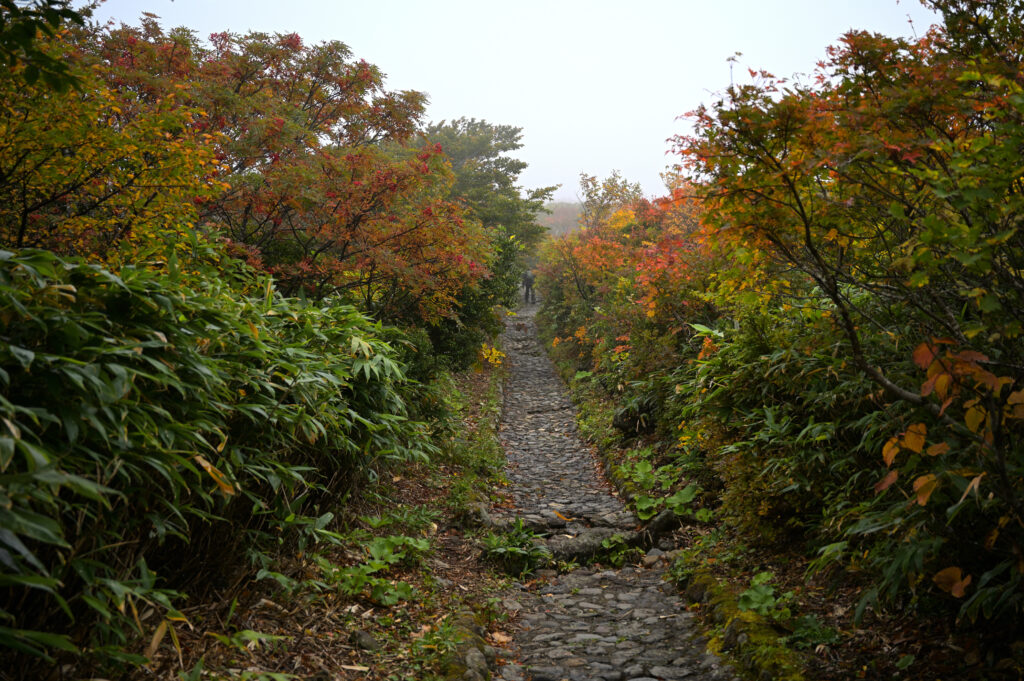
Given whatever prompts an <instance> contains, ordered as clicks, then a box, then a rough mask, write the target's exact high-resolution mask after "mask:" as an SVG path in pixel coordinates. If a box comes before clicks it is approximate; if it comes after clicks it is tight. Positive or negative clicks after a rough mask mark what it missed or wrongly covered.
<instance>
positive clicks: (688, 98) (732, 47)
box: [96, 0, 936, 200]
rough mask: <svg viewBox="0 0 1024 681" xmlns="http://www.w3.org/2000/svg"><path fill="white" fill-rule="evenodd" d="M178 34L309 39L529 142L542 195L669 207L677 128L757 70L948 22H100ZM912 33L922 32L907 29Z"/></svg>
mask: <svg viewBox="0 0 1024 681" xmlns="http://www.w3.org/2000/svg"><path fill="white" fill-rule="evenodd" d="M144 11H145V12H152V13H154V14H156V15H158V16H160V17H161V23H162V25H163V26H164V27H165V28H171V27H175V26H187V27H189V28H191V29H193V30H195V31H196V32H197V33H198V35H199V36H201V37H206V36H208V35H209V34H210V33H213V32H216V31H224V30H228V31H233V32H236V33H244V32H246V31H249V30H256V31H264V32H268V33H273V32H280V33H291V32H295V33H298V34H299V35H301V36H302V37H303V39H304V40H306V41H307V42H319V41H323V40H340V41H342V42H344V43H346V44H347V45H348V46H349V47H350V48H351V49H352V51H353V53H354V55H355V56H356V57H357V58H361V59H366V60H367V61H369V62H371V63H373V64H376V65H377V66H378V67H380V68H381V70H382V71H383V72H384V73H386V74H387V86H388V87H389V88H392V89H401V90H419V91H421V92H425V93H427V94H428V95H429V97H430V106H429V109H428V115H429V118H430V120H432V121H439V120H442V119H452V118H458V117H461V116H465V117H469V118H478V119H485V120H487V121H488V122H490V123H500V124H509V125H514V126H517V127H520V128H522V129H523V142H524V146H523V148H522V149H520V150H519V152H518V153H517V154H516V155H517V156H518V157H519V158H521V159H523V160H524V161H526V162H527V163H529V164H530V165H529V168H528V169H527V170H526V171H525V172H524V173H523V175H522V176H521V181H522V185H523V186H524V187H527V188H532V187H538V186H548V185H555V184H560V185H562V188H561V189H560V190H559V191H558V192H557V193H556V198H558V199H561V200H572V199H574V198H575V196H576V194H577V188H578V182H577V179H578V177H579V174H580V173H581V172H586V173H589V174H592V175H598V176H600V177H604V176H606V175H608V174H609V173H610V172H611V171H612V170H613V169H618V170H620V171H621V172H622V174H623V175H624V176H625V177H626V178H627V179H629V180H632V181H637V182H640V183H641V184H642V185H643V187H644V190H645V192H646V193H647V194H648V195H652V196H653V195H660V194H661V193H663V192H662V190H663V188H664V187H663V184H662V182H661V179H660V176H659V175H660V173H661V172H662V171H663V170H664V169H665V168H666V167H667V166H668V165H670V164H671V163H672V159H671V157H669V156H666V152H667V151H668V150H669V144H668V143H667V141H666V140H667V139H668V138H669V137H671V136H672V135H674V134H677V133H680V132H685V131H686V124H685V122H683V121H679V120H677V117H678V116H680V115H682V114H684V113H686V112H687V111H690V110H692V109H694V108H695V107H696V106H697V105H698V104H700V103H702V102H705V103H707V102H710V101H712V99H713V98H714V93H716V92H719V91H721V90H722V89H724V88H726V87H728V85H729V64H728V62H727V61H726V60H727V59H728V58H729V57H730V56H731V55H733V54H734V53H736V52H741V53H742V56H741V57H740V58H739V61H738V62H737V66H736V68H735V74H734V77H735V80H736V82H737V83H740V82H744V81H745V80H749V77H748V76H747V68H748V67H749V68H753V69H766V70H768V71H770V72H772V73H774V74H775V75H777V76H790V75H792V74H794V73H808V72H810V71H812V70H813V69H814V65H815V63H816V62H817V61H819V60H820V59H822V58H823V57H824V56H825V48H826V47H827V46H828V45H831V44H834V43H835V42H836V40H837V38H838V37H839V36H840V35H842V34H843V33H844V32H846V31H847V30H849V29H851V28H856V29H864V30H870V31H876V32H879V33H884V34H887V35H892V36H896V35H901V36H910V35H914V34H917V35H921V34H923V33H924V32H925V31H926V30H927V29H928V27H929V26H930V25H931V24H932V23H933V22H935V21H936V17H935V16H934V15H932V14H931V13H929V12H928V11H926V10H925V9H924V7H922V6H921V5H920V3H919V2H918V1H917V0H900V1H899V2H897V0H700V1H697V0H674V1H673V0H619V1H617V2H611V1H607V0H589V1H585V0H515V1H513V2H494V1H489V0H433V1H428V0H359V1H358V2H357V1H355V0H173V1H172V0H107V2H106V3H105V4H104V5H103V6H102V7H101V8H100V10H99V12H98V13H97V15H96V18H97V19H100V20H103V21H105V20H107V19H114V20H115V21H117V22H125V23H130V24H135V23H138V18H139V16H140V14H141V13H142V12H144ZM908 20H912V21H913V25H911V24H910V23H908Z"/></svg>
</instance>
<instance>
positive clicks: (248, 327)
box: [0, 251, 430, 662]
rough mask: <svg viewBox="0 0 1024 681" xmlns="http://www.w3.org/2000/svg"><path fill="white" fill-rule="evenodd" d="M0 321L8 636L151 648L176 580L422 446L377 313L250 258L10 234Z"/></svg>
mask: <svg viewBox="0 0 1024 681" xmlns="http://www.w3.org/2000/svg"><path fill="white" fill-rule="evenodd" d="M0 330H2V331H0V383H2V385H3V394H2V396H0V417H2V418H3V431H2V432H0V493H2V495H3V503H2V504H0V526H2V527H3V530H2V531H0V558H2V561H0V570H2V579H3V582H4V588H3V590H2V591H0V618H2V619H3V620H5V625H4V626H3V628H0V645H2V646H5V647H7V648H9V649H10V650H12V651H19V652H22V653H29V654H31V655H37V656H43V657H47V656H51V655H53V654H54V653H55V652H56V651H61V652H66V653H72V652H78V653H81V654H82V655H85V656H87V657H89V658H91V659H95V660H100V661H106V662H110V661H112V660H121V661H126V662H139V661H141V659H142V658H140V657H139V656H138V655H132V654H129V652H126V651H130V650H131V649H132V644H133V641H136V640H137V639H138V638H140V637H143V636H145V635H146V634H147V633H151V632H149V631H148V630H150V629H155V628H156V627H157V626H158V624H159V623H160V622H162V621H163V620H164V618H166V619H167V620H170V622H169V623H170V624H171V626H173V623H174V622H177V621H180V620H181V619H182V615H181V614H180V612H179V611H178V610H177V607H178V606H177V604H178V603H180V599H181V597H182V596H183V594H184V593H185V592H190V591H198V590H202V589H208V588H211V587H215V586H217V585H218V584H222V583H223V580H224V579H225V578H226V577H227V576H229V575H230V574H231V573H232V572H233V571H234V570H235V569H238V568H244V567H246V558H248V560H251V561H256V562H258V563H259V564H261V565H262V566H264V567H265V566H266V565H267V564H268V562H269V560H270V556H269V555H268V554H269V552H271V551H273V550H275V549H276V548H277V547H281V546H293V545H296V544H297V545H299V546H301V545H303V544H305V543H307V542H310V541H318V540H321V539H330V538H331V533H330V531H329V529H328V528H329V525H330V523H331V520H332V518H333V512H332V511H330V508H331V506H333V505H334V504H335V503H336V501H335V500H336V499H337V498H339V496H340V495H342V494H343V493H344V492H345V490H347V489H350V488H351V487H352V486H353V485H354V484H355V483H356V482H357V481H359V480H360V479H364V478H365V477H366V476H367V475H371V476H372V475H373V472H374V471H375V470H376V469H378V468H379V467H381V466H385V465H387V464H388V463H391V462H404V461H412V460H417V459H423V458H424V457H426V456H427V454H428V453H429V452H430V446H429V444H426V442H425V438H423V437H422V432H421V431H422V428H421V426H420V425H419V424H417V423H414V422H411V421H410V420H409V419H408V418H407V417H406V414H405V405H404V401H403V390H405V379H404V377H403V375H402V369H401V367H400V365H399V364H398V363H396V361H395V360H394V358H393V351H392V350H391V348H390V347H389V346H388V345H387V344H386V343H385V342H383V341H382V340H380V336H381V334H382V329H381V327H380V326H379V325H377V324H374V323H371V322H370V321H368V320H367V319H366V318H365V317H363V316H362V315H361V314H359V313H358V312H356V311H355V310H354V309H353V308H351V307H346V306H331V305H326V304H324V305H316V306H313V305H301V304H299V303H297V302H295V301H290V300H287V299H284V298H282V297H280V296H279V295H277V294H276V293H275V291H274V289H273V287H272V283H271V282H270V281H269V280H254V279H252V278H250V277H249V276H248V275H247V274H246V273H245V272H244V271H241V270H228V271H225V272H224V273H222V274H220V275H219V276H204V275H202V274H188V275H186V274H184V273H181V272H178V271H176V270H174V269H173V268H171V269H170V270H169V271H167V272H153V271H148V270H146V269H143V268H140V267H125V268H124V269H122V270H121V271H120V273H119V274H117V275H115V274H113V273H111V272H109V271H107V270H104V269H102V268H101V267H99V266H95V265H88V264H84V263H83V262H81V261H78V260H73V259H61V258H58V257H56V256H54V255H52V254H48V253H45V252H38V251H25V252H22V253H20V254H15V253H11V252H6V251H4V252H0ZM149 608H152V609H154V610H155V611H156V612H157V613H159V616H158V617H157V618H155V619H145V620H144V619H143V618H140V616H139V613H140V612H142V611H143V610H146V609H149ZM137 649H138V648H137Z"/></svg>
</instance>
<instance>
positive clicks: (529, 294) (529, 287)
mask: <svg viewBox="0 0 1024 681" xmlns="http://www.w3.org/2000/svg"><path fill="white" fill-rule="evenodd" d="M523 302H524V303H536V302H537V297H536V296H535V295H534V294H533V272H532V271H531V270H526V271H525V272H523Z"/></svg>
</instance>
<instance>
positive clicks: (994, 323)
mask: <svg viewBox="0 0 1024 681" xmlns="http://www.w3.org/2000/svg"><path fill="white" fill-rule="evenodd" d="M930 4H931V5H932V6H933V7H934V8H935V9H937V10H939V11H940V12H942V14H943V16H944V18H945V20H946V23H945V25H944V27H942V28H939V29H936V30H933V31H931V32H929V33H928V34H927V35H925V36H924V37H922V38H920V39H917V40H902V39H893V38H887V37H884V36H880V35H875V34H869V33H866V32H851V33H849V34H847V35H846V36H844V38H843V41H842V43H841V44H840V45H839V46H837V47H834V48H832V49H831V50H830V52H829V57H828V60H827V61H825V62H823V63H822V64H821V65H820V66H819V72H818V74H817V77H816V78H815V79H814V80H813V81H812V82H810V83H802V82H788V81H786V80H782V79H777V78H775V77H773V76H771V75H770V74H767V73H763V72H762V73H753V72H752V74H751V75H752V76H753V77H754V78H755V82H754V83H753V84H751V85H744V86H739V87H735V88H731V89H730V90H729V91H728V92H727V94H726V96H725V97H724V98H723V99H722V100H720V101H718V102H716V103H715V104H713V105H712V106H711V107H709V108H700V109H698V111H697V112H695V114H694V117H693V120H694V122H695V125H696V133H695V134H694V135H692V136H689V137H684V138H680V139H679V151H680V152H681V153H682V154H683V155H684V158H685V161H684V165H685V166H686V167H687V168H689V169H690V170H691V171H692V173H693V175H692V176H693V177H694V178H695V179H696V181H697V182H698V184H699V185H701V186H703V187H704V190H703V192H702V198H703V200H704V201H705V203H706V207H707V212H706V215H707V220H708V224H709V225H710V226H712V227H714V228H715V230H716V240H717V242H718V243H719V244H720V245H722V246H724V247H725V248H728V249H733V250H734V251H735V252H737V253H740V252H742V254H743V255H742V259H741V260H742V262H743V264H744V266H745V267H747V269H748V271H750V272H751V277H753V278H757V279H761V280H763V279H764V278H765V277H764V274H765V273H768V275H769V277H770V278H773V279H774V280H775V282H777V283H776V284H775V285H773V287H772V286H770V287H769V288H768V289H767V290H766V291H765V293H766V294H767V295H768V296H770V297H771V296H774V297H776V298H779V297H783V296H785V295H786V292H785V291H784V290H783V289H784V288H785V287H784V286H782V285H781V284H783V283H785V284H786V285H790V284H792V283H794V282H796V283H797V285H798V286H799V287H800V289H801V290H800V295H801V296H802V297H803V298H804V299H805V300H806V301H811V302H810V303H809V304H810V305H811V306H813V307H817V308H818V309H820V310H824V315H825V318H826V319H829V320H831V324H832V325H833V327H832V328H833V329H834V330H835V331H836V332H837V333H838V334H839V335H840V337H841V338H843V339H844V347H843V352H844V353H847V356H848V358H849V362H850V364H851V365H852V366H853V367H856V370H857V371H859V372H862V373H863V375H865V376H866V377H868V378H869V379H870V380H871V381H872V382H874V383H875V385H876V386H877V387H878V388H879V389H880V393H879V395H881V396H884V397H885V398H886V399H888V400H891V401H892V403H893V404H894V405H897V406H898V405H902V408H903V409H904V410H905V411H904V412H903V413H904V414H905V416H904V423H903V427H902V429H901V432H898V433H895V434H893V436H892V438H891V439H890V440H889V442H888V443H887V444H886V445H885V447H884V450H883V451H881V452H879V454H878V456H879V461H880V462H882V463H884V466H885V468H883V469H882V473H880V474H879V478H880V479H879V481H878V483H877V484H876V486H875V489H874V492H875V494H876V495H877V496H876V498H875V499H874V500H873V501H872V502H871V503H870V504H868V505H867V507H866V508H865V510H864V515H863V520H862V522H861V523H860V524H857V525H855V526H853V527H852V528H851V529H850V532H851V533H852V534H853V535H854V536H855V535H858V534H859V533H865V534H867V533H871V532H873V531H875V530H877V529H878V528H881V527H890V528H892V534H891V535H890V539H891V541H888V540H887V541H879V542H878V543H877V544H876V549H877V550H878V553H877V554H873V555H875V556H876V559H877V561H878V563H879V564H880V565H881V564H885V565H886V566H887V567H886V569H885V571H884V572H885V575H886V576H885V579H884V580H883V581H882V585H881V587H880V588H881V589H882V591H883V592H884V593H888V594H890V595H892V594H895V593H897V592H898V591H899V588H900V586H899V585H900V584H901V583H905V582H901V580H904V579H907V580H909V581H910V582H911V583H913V581H914V580H915V579H917V578H918V577H917V576H916V575H917V573H918V572H919V571H920V570H921V569H922V568H921V567H920V566H921V565H926V567H924V568H923V569H925V570H930V573H929V574H932V575H933V576H934V582H935V584H936V585H938V587H939V588H940V589H942V590H944V591H946V592H947V593H951V594H952V595H953V596H955V597H958V598H964V597H965V594H967V592H968V589H967V587H968V586H969V585H970V583H971V580H972V578H973V579H974V580H975V584H976V585H978V587H976V588H975V589H974V590H973V591H971V592H970V593H969V594H967V596H968V597H967V598H966V599H965V601H966V603H965V607H964V612H965V613H966V614H968V615H970V616H976V615H977V614H979V613H981V612H984V613H986V614H993V613H996V612H999V611H1006V610H1008V609H1018V608H1019V607H1021V604H1022V602H1024V601H1022V597H1021V592H1020V588H1019V587H1020V584H1021V575H1022V574H1024V573H1022V572H1021V571H1020V570H1019V567H1018V565H1019V564H1018V563H1017V562H1016V561H1017V558H1015V556H1019V555H1021V552H1022V546H1024V535H1021V534H1020V532H1018V531H1017V530H1016V529H1010V528H1011V527H1012V528H1020V527H1024V506H1022V504H1021V502H1020V494H1021V488H1022V487H1024V458H1022V456H1021V453H1022V451H1024V445H1022V441H1021V437H1022V436H1024V429H1022V420H1024V411H1022V408H1021V406H1020V405H1021V404H1024V397H1022V395H1024V370H1022V367H1024V356H1022V355H1021V345H1020V336H1021V332H1022V328H1021V319H1022V318H1024V280H1022V279H1021V272H1022V265H1024V242H1022V241H1021V238H1022V237H1021V234H1020V225H1021V218H1020V215H1021V209H1022V207H1024V206H1022V202H1021V195H1022V188H1024V185H1022V173H1021V169H1020V164H1019V149H1020V148H1021V145H1022V142H1024V125H1022V123H1024V118H1022V114H1024V97H1022V95H1021V93H1022V86H1024V80H1022V79H1021V75H1020V71H1019V69H1018V68H1016V67H1015V65H1017V64H1019V63H1020V60H1021V53H1022V47H1024V32H1022V31H1021V28H1020V27H1021V26H1022V25H1024V16H1022V14H1021V7H1020V6H1019V3H1014V2H985V3H982V2H973V1H970V0H963V1H952V2H946V1H944V0H943V1H935V2H932V3H930ZM793 273H798V274H799V278H794V277H793V276H792V274H793ZM800 279H802V281H800ZM911 350H913V353H912V359H913V364H911V362H910V359H911ZM914 364H916V365H917V367H918V369H914V366H913V365H914ZM896 489H900V491H901V492H902V493H903V494H902V495H898V496H897V498H893V497H892V496H890V495H892V494H894V493H895V490H896ZM887 490H891V491H888V492H887ZM903 495H906V497H909V498H910V499H911V504H910V505H909V506H908V505H907V504H906V502H905V497H904V496H903ZM922 509H923V510H922ZM954 519H955V521H954ZM897 528H899V529H897ZM950 528H955V529H953V530H951V529H950ZM951 532H952V533H953V534H952V536H950V535H951ZM901 542H902V543H901ZM940 547H941V549H940ZM894 552H895V555H898V556H900V557H899V558H897V559H896V560H895V562H894V559H893V555H894ZM940 556H941V558H940ZM950 563H952V565H950ZM893 565H898V566H899V567H895V568H893ZM915 566H917V567H915ZM940 568H941V569H940ZM873 593H874V594H876V595H877V594H878V593H879V591H878V590H875V591H874V592H873Z"/></svg>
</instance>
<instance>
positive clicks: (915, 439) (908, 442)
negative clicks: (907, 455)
mask: <svg viewBox="0 0 1024 681" xmlns="http://www.w3.org/2000/svg"><path fill="white" fill-rule="evenodd" d="M927 434H928V426H926V425H924V424H923V423H915V424H914V425H912V426H910V427H909V428H907V432H906V433H904V435H903V446H904V447H906V448H907V449H909V450H910V451H912V452H914V453H916V454H920V453H921V450H922V449H924V439H925V436H926V435H927Z"/></svg>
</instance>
